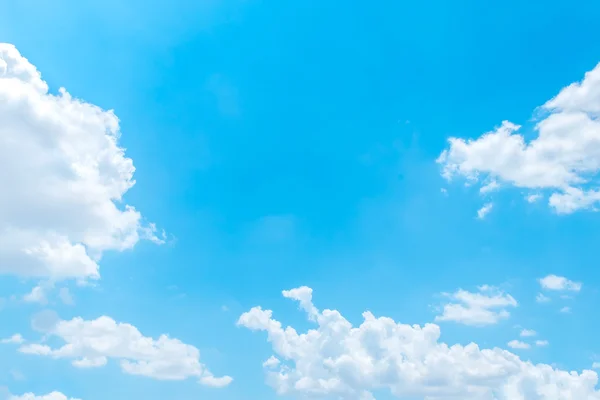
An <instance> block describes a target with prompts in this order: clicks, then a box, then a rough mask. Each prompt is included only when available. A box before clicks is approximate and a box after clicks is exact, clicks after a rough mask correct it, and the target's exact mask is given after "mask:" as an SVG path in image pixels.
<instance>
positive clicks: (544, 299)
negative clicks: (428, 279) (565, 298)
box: [535, 293, 550, 303]
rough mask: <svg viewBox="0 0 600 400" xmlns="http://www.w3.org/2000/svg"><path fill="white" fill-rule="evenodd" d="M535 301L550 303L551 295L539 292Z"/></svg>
mask: <svg viewBox="0 0 600 400" xmlns="http://www.w3.org/2000/svg"><path fill="white" fill-rule="evenodd" d="M535 301H537V302H538V303H548V302H549V301H550V297H548V296H545V295H544V294H543V293H538V294H537V296H535Z"/></svg>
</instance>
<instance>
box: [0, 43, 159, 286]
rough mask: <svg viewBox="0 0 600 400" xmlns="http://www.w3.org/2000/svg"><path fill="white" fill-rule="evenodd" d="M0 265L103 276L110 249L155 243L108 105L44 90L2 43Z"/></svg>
mask: <svg viewBox="0 0 600 400" xmlns="http://www.w3.org/2000/svg"><path fill="white" fill-rule="evenodd" d="M0 121H1V122H0V169H2V170H3V171H5V173H3V174H1V175H0V187H1V188H2V196H0V274H15V275H19V276H24V277H37V278H48V279H52V280H55V281H56V280H60V279H68V278H75V279H79V280H86V279H97V278H98V277H99V267H98V261H99V260H100V257H101V255H102V253H103V252H104V251H106V250H124V249H129V248H131V247H133V246H134V245H135V244H136V243H137V242H138V241H139V240H140V238H147V239H151V240H153V241H156V242H159V241H160V240H159V239H158V238H157V237H156V236H155V234H154V230H155V228H154V225H152V224H147V225H144V224H143V222H142V216H141V215H140V213H139V212H138V211H137V210H136V209H135V208H133V207H131V206H128V205H123V204H122V203H121V201H122V198H123V195H124V194H125V193H126V192H127V191H128V190H129V189H130V188H131V187H132V186H133V185H134V183H135V182H134V180H133V173H134V170H135V169H134V167H133V162H132V160H131V159H129V158H127V157H126V156H125V153H124V150H123V149H122V148H120V147H119V145H118V139H119V134H120V133H119V120H118V118H117V117H116V115H115V114H114V113H113V112H112V111H105V110H102V109H100V108H99V107H97V106H95V105H93V104H90V103H86V102H84V101H82V100H78V99H75V98H73V97H71V95H70V94H69V93H68V92H67V91H66V90H64V89H60V91H59V93H58V94H56V95H53V94H50V93H49V89H48V85H47V84H46V82H45V81H43V80H42V78H41V75H40V73H39V72H38V71H37V70H36V68H35V67H34V66H33V65H32V64H31V63H30V62H29V61H28V60H27V59H25V58H24V57H23V56H21V54H20V53H19V52H18V51H17V49H16V48H15V47H14V46H12V45H10V44H5V43H0Z"/></svg>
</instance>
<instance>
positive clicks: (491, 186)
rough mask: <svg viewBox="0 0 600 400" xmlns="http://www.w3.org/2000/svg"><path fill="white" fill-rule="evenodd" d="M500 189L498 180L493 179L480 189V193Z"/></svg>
mask: <svg viewBox="0 0 600 400" xmlns="http://www.w3.org/2000/svg"><path fill="white" fill-rule="evenodd" d="M498 189H500V185H499V184H498V182H497V181H491V182H490V183H488V184H487V185H485V186H482V187H481V188H480V189H479V193H480V194H482V195H485V194H488V193H491V192H494V191H496V190H498Z"/></svg>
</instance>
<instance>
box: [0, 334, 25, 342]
mask: <svg viewBox="0 0 600 400" xmlns="http://www.w3.org/2000/svg"><path fill="white" fill-rule="evenodd" d="M24 342H25V339H23V336H21V334H20V333H15V334H14V335H12V336H11V337H9V338H6V339H2V340H0V343H2V344H22V343H24Z"/></svg>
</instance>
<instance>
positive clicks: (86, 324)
mask: <svg viewBox="0 0 600 400" xmlns="http://www.w3.org/2000/svg"><path fill="white" fill-rule="evenodd" d="M48 325H49V326H46V327H45V329H46V330H47V331H46V332H45V333H46V335H45V337H55V338H57V339H61V340H62V341H64V342H65V344H64V345H63V346H61V347H57V348H51V347H50V346H48V345H45V344H29V345H24V346H21V348H20V349H19V351H20V352H21V353H25V354H34V355H39V356H47V357H53V358H57V359H59V358H66V359H71V360H72V364H73V365H74V366H75V367H79V368H95V367H101V366H103V365H105V364H106V363H107V361H108V359H115V360H117V361H118V362H119V363H120V366H121V369H122V370H123V372H125V373H128V374H132V375H143V376H147V377H150V378H154V379H159V380H183V379H188V378H197V379H198V380H199V381H200V382H201V383H202V384H205V385H209V386H215V387H221V386H226V385H228V384H229V383H230V382H231V381H232V379H231V378H230V377H228V376H224V377H220V378H217V377H214V376H213V375H212V373H211V372H210V371H209V370H208V369H207V368H206V367H205V366H204V364H202V363H201V362H200V352H199V350H198V349H197V348H196V347H194V346H191V345H189V344H185V343H183V342H181V341H180V340H177V339H172V338H169V337H168V336H167V335H161V336H160V337H159V338H158V339H153V338H151V337H146V336H143V335H142V334H141V333H140V331H139V330H138V329H137V328H136V327H135V326H133V325H130V324H125V323H117V322H115V321H114V320H113V319H111V318H109V317H106V316H104V317H100V318H98V319H95V320H91V321H86V320H83V319H82V318H74V319H72V320H70V321H64V320H59V321H55V322H53V323H52V324H48Z"/></svg>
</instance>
